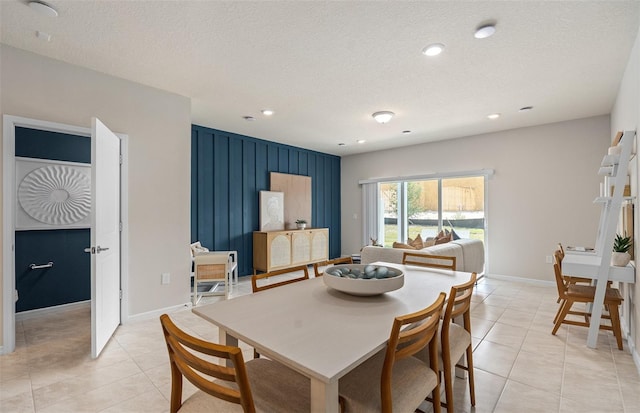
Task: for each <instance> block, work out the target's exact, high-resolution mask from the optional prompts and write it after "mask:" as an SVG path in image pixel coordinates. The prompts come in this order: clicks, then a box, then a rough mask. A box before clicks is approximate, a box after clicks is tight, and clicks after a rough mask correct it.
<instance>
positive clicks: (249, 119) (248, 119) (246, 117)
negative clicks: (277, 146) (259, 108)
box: [242, 116, 256, 122]
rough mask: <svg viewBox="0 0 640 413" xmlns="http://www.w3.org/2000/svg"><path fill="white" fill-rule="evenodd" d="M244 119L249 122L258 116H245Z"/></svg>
mask: <svg viewBox="0 0 640 413" xmlns="http://www.w3.org/2000/svg"><path fill="white" fill-rule="evenodd" d="M242 119H244V120H246V121H247V122H253V121H254V120H256V118H254V117H253V116H243V117H242Z"/></svg>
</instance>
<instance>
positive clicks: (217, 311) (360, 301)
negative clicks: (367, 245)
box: [192, 262, 471, 413]
mask: <svg viewBox="0 0 640 413" xmlns="http://www.w3.org/2000/svg"><path fill="white" fill-rule="evenodd" d="M371 265H374V266H380V265H384V266H387V267H394V268H397V269H399V270H401V271H402V272H403V273H404V285H403V286H402V287H401V288H399V289H397V290H395V291H390V292H386V293H383V294H379V295H374V296H356V295H350V294H346V293H343V292H340V291H337V290H335V289H332V288H330V287H327V286H326V285H325V283H324V282H323V277H316V278H311V279H308V280H304V281H300V282H295V283H291V284H287V285H284V286H281V287H278V288H273V289H269V290H265V291H262V292H259V293H254V294H248V295H243V296H240V297H236V298H233V299H230V300H225V301H219V302H216V303H213V304H208V305H204V306H200V307H195V308H193V310H192V311H193V313H195V314H196V315H198V316H200V317H202V318H204V319H205V320H207V321H209V322H211V323H212V324H214V325H216V326H217V327H218V329H219V340H220V343H222V344H227V345H235V346H237V345H238V340H240V341H243V342H245V343H247V344H249V345H251V346H253V347H255V348H256V349H257V350H258V351H259V353H260V354H262V355H264V356H266V357H268V358H269V359H272V360H275V361H277V362H280V363H282V364H284V365H286V366H287V367H289V368H291V369H293V370H295V371H297V372H299V373H300V374H302V375H304V376H306V377H308V378H309V379H310V392H311V393H310V400H311V412H313V413H316V412H318V413H319V412H331V413H337V412H338V411H339V404H338V391H339V388H338V385H339V381H340V378H341V377H343V376H344V375H346V374H347V373H349V372H350V371H352V370H353V369H355V368H356V367H358V366H359V365H360V364H361V363H363V362H364V361H365V360H367V359H368V358H370V357H371V356H373V355H374V354H376V353H377V352H378V351H380V350H382V349H383V348H385V346H386V343H387V340H388V339H389V334H390V332H391V326H392V324H393V320H394V317H396V316H400V315H404V314H408V313H412V312H415V311H418V310H421V309H423V308H425V307H427V306H429V305H430V304H432V303H433V302H434V301H435V300H436V298H437V297H438V295H439V294H440V292H445V293H447V294H448V293H449V290H450V289H451V287H452V286H453V285H458V284H462V283H464V282H467V281H469V279H470V278H471V273H468V272H461V271H451V270H439V269H433V268H428V267H419V266H409V265H401V264H392V263H386V262H375V263H372V264H371ZM329 276H331V275H327V274H325V275H324V277H329ZM363 282H367V280H363Z"/></svg>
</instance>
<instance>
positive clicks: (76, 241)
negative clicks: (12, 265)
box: [15, 229, 91, 312]
mask: <svg viewBox="0 0 640 413" xmlns="http://www.w3.org/2000/svg"><path fill="white" fill-rule="evenodd" d="M90 242H91V239H90V230H89V229H57V230H44V231H16V244H15V245H16V255H15V256H16V258H15V262H16V289H17V290H18V301H17V302H16V312H20V311H26V310H33V309H36V308H45V307H51V306H54V305H60V304H68V303H74V302H78V301H84V300H90V299H91V260H90V258H89V254H86V253H85V252H84V248H85V247H88V246H89V243H90ZM49 261H51V262H53V267H51V268H46V269H36V270H32V269H30V268H29V265H31V264H36V265H41V264H46V263H48V262H49Z"/></svg>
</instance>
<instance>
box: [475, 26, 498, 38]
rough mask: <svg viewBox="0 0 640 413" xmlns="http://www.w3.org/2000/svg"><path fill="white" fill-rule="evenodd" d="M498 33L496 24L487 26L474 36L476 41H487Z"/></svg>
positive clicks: (478, 30) (477, 31)
mask: <svg viewBox="0 0 640 413" xmlns="http://www.w3.org/2000/svg"><path fill="white" fill-rule="evenodd" d="M495 32H496V26H495V24H485V25H483V26H480V27H478V28H477V29H476V32H475V33H474V34H473V37H475V38H476V39H486V38H487V37H491V36H493V34H494V33H495Z"/></svg>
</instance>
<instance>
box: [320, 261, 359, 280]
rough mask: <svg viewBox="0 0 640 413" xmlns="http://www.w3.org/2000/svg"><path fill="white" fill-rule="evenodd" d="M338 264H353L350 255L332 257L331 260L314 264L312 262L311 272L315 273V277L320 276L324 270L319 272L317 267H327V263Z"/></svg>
mask: <svg viewBox="0 0 640 413" xmlns="http://www.w3.org/2000/svg"><path fill="white" fill-rule="evenodd" d="M338 264H353V259H352V258H351V257H340V258H334V259H332V260H326V261H322V262H316V263H315V264H313V272H314V273H315V274H316V277H322V276H323V275H324V272H320V270H319V267H328V266H329V265H338Z"/></svg>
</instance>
